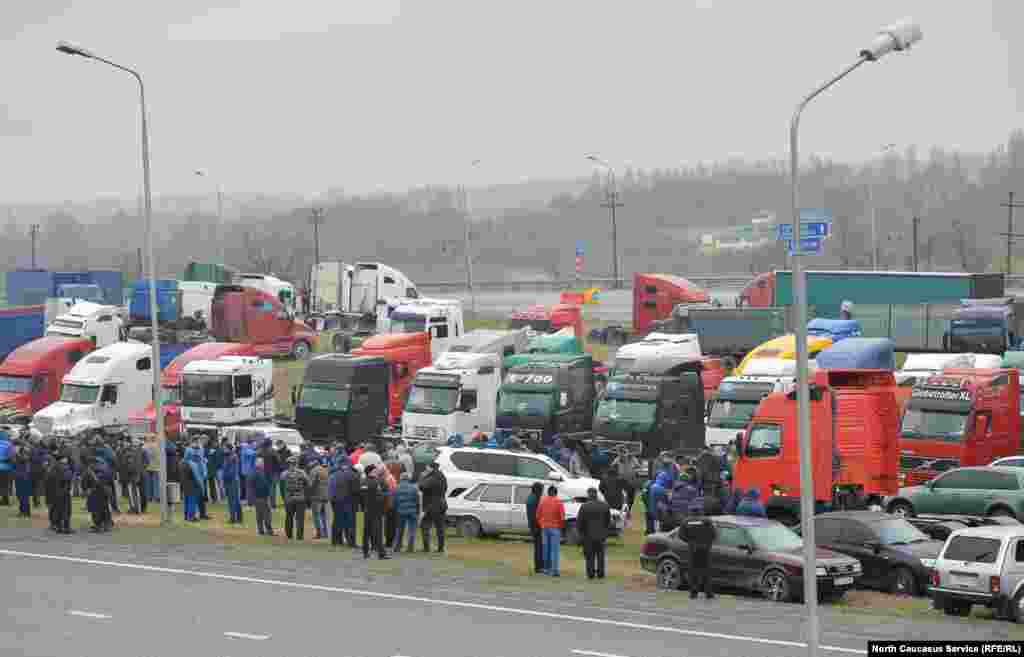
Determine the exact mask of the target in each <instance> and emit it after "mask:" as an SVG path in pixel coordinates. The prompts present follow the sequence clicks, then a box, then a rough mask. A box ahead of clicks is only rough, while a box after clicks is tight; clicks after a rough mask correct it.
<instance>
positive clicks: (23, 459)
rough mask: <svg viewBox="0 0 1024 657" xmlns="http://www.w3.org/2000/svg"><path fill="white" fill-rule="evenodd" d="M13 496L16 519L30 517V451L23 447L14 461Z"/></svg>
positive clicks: (31, 486) (31, 483)
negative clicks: (16, 510)
mask: <svg viewBox="0 0 1024 657" xmlns="http://www.w3.org/2000/svg"><path fill="white" fill-rule="evenodd" d="M14 464H15V465H14V495H15V496H16V497H17V498H18V517H19V518H31V517H32V493H33V492H34V491H33V488H34V482H33V479H32V451H31V450H30V449H27V448H25V447H22V448H20V449H18V456H17V457H15V460H14Z"/></svg>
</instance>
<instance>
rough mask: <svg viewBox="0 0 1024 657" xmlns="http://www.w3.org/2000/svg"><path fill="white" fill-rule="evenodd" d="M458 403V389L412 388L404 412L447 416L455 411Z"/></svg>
mask: <svg viewBox="0 0 1024 657" xmlns="http://www.w3.org/2000/svg"><path fill="white" fill-rule="evenodd" d="M458 401H459V389H458V388H435V387H428V386H415V385H414V386H413V387H412V391H410V393H409V400H408V401H407V402H406V404H405V410H407V411H410V412H412V413H435V414H438V415H447V414H449V413H451V412H452V411H454V410H455V405H456V404H457V403H458Z"/></svg>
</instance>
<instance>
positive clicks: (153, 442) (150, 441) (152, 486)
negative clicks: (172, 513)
mask: <svg viewBox="0 0 1024 657" xmlns="http://www.w3.org/2000/svg"><path fill="white" fill-rule="evenodd" d="M145 444H146V447H145V454H146V479H145V483H146V485H145V491H144V493H145V495H146V501H147V502H158V501H159V500H160V494H159V493H160V443H159V441H157V439H156V436H152V435H150V436H146V443H145Z"/></svg>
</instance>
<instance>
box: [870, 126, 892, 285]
mask: <svg viewBox="0 0 1024 657" xmlns="http://www.w3.org/2000/svg"><path fill="white" fill-rule="evenodd" d="M894 148H896V144H882V147H881V148H880V149H879V150H878V152H879V154H881V155H882V156H883V157H884V156H885V154H886V153H889V152H890V151H892V150H893V149H894ZM868 203H870V204H871V269H873V270H875V271H877V270H878V204H877V203H875V168H874V166H872V167H871V180H870V182H869V184H868Z"/></svg>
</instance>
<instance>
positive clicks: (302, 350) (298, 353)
mask: <svg viewBox="0 0 1024 657" xmlns="http://www.w3.org/2000/svg"><path fill="white" fill-rule="evenodd" d="M309 352H310V348H309V343H308V342H306V341H305V340H299V341H298V342H296V343H295V344H294V345H292V358H294V359H295V360H306V359H307V358H309Z"/></svg>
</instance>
